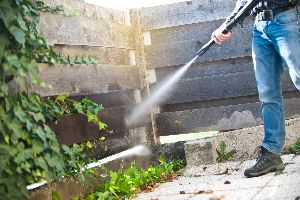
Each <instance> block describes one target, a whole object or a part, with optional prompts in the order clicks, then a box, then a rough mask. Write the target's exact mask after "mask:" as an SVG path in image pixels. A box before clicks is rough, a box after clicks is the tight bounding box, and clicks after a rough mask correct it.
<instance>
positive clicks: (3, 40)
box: [0, 34, 9, 61]
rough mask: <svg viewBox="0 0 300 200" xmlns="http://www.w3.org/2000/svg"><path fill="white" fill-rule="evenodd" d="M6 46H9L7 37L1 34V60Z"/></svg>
mask: <svg viewBox="0 0 300 200" xmlns="http://www.w3.org/2000/svg"><path fill="white" fill-rule="evenodd" d="M8 44H9V40H8V39H7V37H6V36H5V35H3V34H1V37H0V59H1V58H2V55H3V54H4V50H5V47H6V46H7V45H8ZM0 61H1V60H0Z"/></svg>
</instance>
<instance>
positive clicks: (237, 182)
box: [135, 155, 300, 200]
mask: <svg viewBox="0 0 300 200" xmlns="http://www.w3.org/2000/svg"><path fill="white" fill-rule="evenodd" d="M282 159H283V161H284V163H285V164H286V169H285V170H284V171H283V172H282V173H281V174H279V175H277V174H275V173H269V174H267V175H264V176H260V177H255V178H246V177H245V176H244V170H245V169H246V168H248V167H250V166H252V165H253V164H254V163H255V160H247V161H243V162H228V163H221V164H216V165H207V166H205V165H203V166H198V167H196V166H194V167H191V168H189V169H187V170H186V171H185V173H184V176H182V177H179V178H178V179H177V180H173V181H172V182H168V183H164V184H161V185H159V187H158V188H156V189H155V190H154V191H153V192H149V193H141V194H139V195H138V196H137V197H136V198H135V199H138V200H173V199H174V200H177V199H180V200H202V199H203V200H204V199H205V200H220V199H222V200H225V199H229V200H235V199H236V200H241V199H242V200H264V199H272V200H273V199H276V200H277V199H278V200H285V199H286V200H295V199H297V197H300V156H294V155H285V156H282ZM197 170H198V171H197ZM222 170H225V171H224V172H226V173H218V172H220V171H221V172H222Z"/></svg>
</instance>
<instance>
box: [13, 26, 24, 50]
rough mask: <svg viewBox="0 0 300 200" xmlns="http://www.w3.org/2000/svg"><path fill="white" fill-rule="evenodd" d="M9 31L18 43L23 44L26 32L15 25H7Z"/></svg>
mask: <svg viewBox="0 0 300 200" xmlns="http://www.w3.org/2000/svg"><path fill="white" fill-rule="evenodd" d="M9 32H10V33H11V34H12V35H13V36H14V38H15V39H16V41H17V42H18V43H19V44H21V45H22V46H24V43H25V36H26V34H25V32H24V31H23V30H22V29H20V28H18V27H16V26H11V27H9Z"/></svg>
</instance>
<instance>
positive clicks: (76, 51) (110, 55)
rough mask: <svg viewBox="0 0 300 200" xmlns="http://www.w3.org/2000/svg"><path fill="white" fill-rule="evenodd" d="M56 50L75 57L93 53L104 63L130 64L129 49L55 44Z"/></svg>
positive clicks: (92, 54)
mask: <svg viewBox="0 0 300 200" xmlns="http://www.w3.org/2000/svg"><path fill="white" fill-rule="evenodd" d="M54 49H55V50H56V52H58V53H60V54H62V55H64V56H70V57H71V58H75V57H76V56H77V55H79V56H82V55H91V56H93V57H95V58H97V59H98V60H99V61H100V63H102V64H111V65H129V64H130V60H129V52H128V49H119V48H105V47H91V46H70V45H55V46H54Z"/></svg>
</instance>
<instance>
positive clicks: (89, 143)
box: [86, 141, 93, 149]
mask: <svg viewBox="0 0 300 200" xmlns="http://www.w3.org/2000/svg"><path fill="white" fill-rule="evenodd" d="M86 146H87V148H89V149H91V148H93V144H92V143H91V142H90V141H87V142H86Z"/></svg>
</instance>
